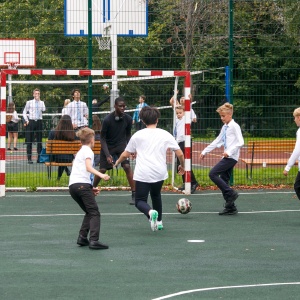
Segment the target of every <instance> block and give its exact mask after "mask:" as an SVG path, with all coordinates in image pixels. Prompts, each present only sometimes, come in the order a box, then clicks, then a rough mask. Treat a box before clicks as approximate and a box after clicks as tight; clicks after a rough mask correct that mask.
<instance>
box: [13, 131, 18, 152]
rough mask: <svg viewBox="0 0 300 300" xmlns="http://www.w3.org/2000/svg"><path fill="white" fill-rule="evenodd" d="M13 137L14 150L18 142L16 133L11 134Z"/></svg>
mask: <svg viewBox="0 0 300 300" xmlns="http://www.w3.org/2000/svg"><path fill="white" fill-rule="evenodd" d="M13 136H14V148H17V142H18V133H17V132H14V133H13Z"/></svg>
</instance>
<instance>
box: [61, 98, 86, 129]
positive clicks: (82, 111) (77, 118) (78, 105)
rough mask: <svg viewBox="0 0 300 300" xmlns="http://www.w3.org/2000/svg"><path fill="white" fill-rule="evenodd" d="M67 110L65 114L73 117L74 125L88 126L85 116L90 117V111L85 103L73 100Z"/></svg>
mask: <svg viewBox="0 0 300 300" xmlns="http://www.w3.org/2000/svg"><path fill="white" fill-rule="evenodd" d="M65 108H66V110H65V111H64V112H65V114H66V115H69V116H70V117H71V119H72V124H75V125H77V127H82V126H87V124H88V122H87V119H86V117H84V116H87V115H88V113H89V110H88V107H87V105H86V103H85V102H82V101H80V100H79V101H75V100H73V101H72V102H71V103H69V104H68V105H67V106H66V107H65Z"/></svg>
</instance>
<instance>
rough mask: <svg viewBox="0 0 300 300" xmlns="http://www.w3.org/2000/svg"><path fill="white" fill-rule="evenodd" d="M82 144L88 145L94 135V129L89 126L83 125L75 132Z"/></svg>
mask: <svg viewBox="0 0 300 300" xmlns="http://www.w3.org/2000/svg"><path fill="white" fill-rule="evenodd" d="M76 136H77V137H79V139H80V142H81V144H82V145H88V144H89V143H90V142H91V140H92V139H93V138H94V137H95V131H94V130H93V129H91V128H88V127H85V128H82V129H80V130H79V131H77V132H76Z"/></svg>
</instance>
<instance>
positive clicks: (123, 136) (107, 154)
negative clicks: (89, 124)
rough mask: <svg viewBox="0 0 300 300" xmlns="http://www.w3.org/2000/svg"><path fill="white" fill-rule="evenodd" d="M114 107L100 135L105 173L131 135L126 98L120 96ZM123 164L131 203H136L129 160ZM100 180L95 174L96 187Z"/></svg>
mask: <svg viewBox="0 0 300 300" xmlns="http://www.w3.org/2000/svg"><path fill="white" fill-rule="evenodd" d="M114 108H115V110H114V111H113V112H111V113H110V114H108V115H107V116H106V117H105V118H104V120H103V122H102V129H101V135H100V141H101V152H100V172H101V173H103V174H105V172H106V171H107V170H110V169H112V168H113V166H114V162H115V161H116V160H117V159H118V158H119V156H120V155H121V153H122V152H123V151H124V150H125V148H126V146H127V144H128V142H129V140H130V137H131V127H132V118H131V117H130V116H129V115H128V114H125V108H126V104H125V100H124V99H123V98H122V97H118V98H117V99H116V100H115V106H114ZM121 166H122V168H123V169H124V171H125V173H126V177H127V180H128V183H129V185H130V187H131V192H132V201H131V202H130V204H131V205H134V204H135V183H134V180H133V173H132V169H131V167H130V163H129V160H128V159H126V160H124V161H123V162H122V164H121ZM99 181H100V178H99V177H98V176H95V179H94V183H93V185H94V187H97V185H98V184H99Z"/></svg>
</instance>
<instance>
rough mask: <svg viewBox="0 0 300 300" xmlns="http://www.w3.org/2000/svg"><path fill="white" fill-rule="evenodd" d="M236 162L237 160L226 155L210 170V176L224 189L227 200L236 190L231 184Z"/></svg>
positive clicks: (223, 192)
mask: <svg viewBox="0 0 300 300" xmlns="http://www.w3.org/2000/svg"><path fill="white" fill-rule="evenodd" d="M236 163H237V161H236V160H234V159H232V158H225V157H224V158H222V159H221V160H220V161H219V162H218V163H217V164H216V165H215V166H214V167H213V168H212V169H211V170H210V172H209V178H210V179H211V180H212V181H213V182H214V183H215V184H216V185H217V187H218V188H219V189H220V190H221V191H222V194H223V197H224V199H225V201H227V199H228V197H231V196H232V195H233V194H234V190H233V189H232V188H231V187H230V186H229V180H230V176H231V174H232V170H233V168H234V166H235V165H236Z"/></svg>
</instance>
